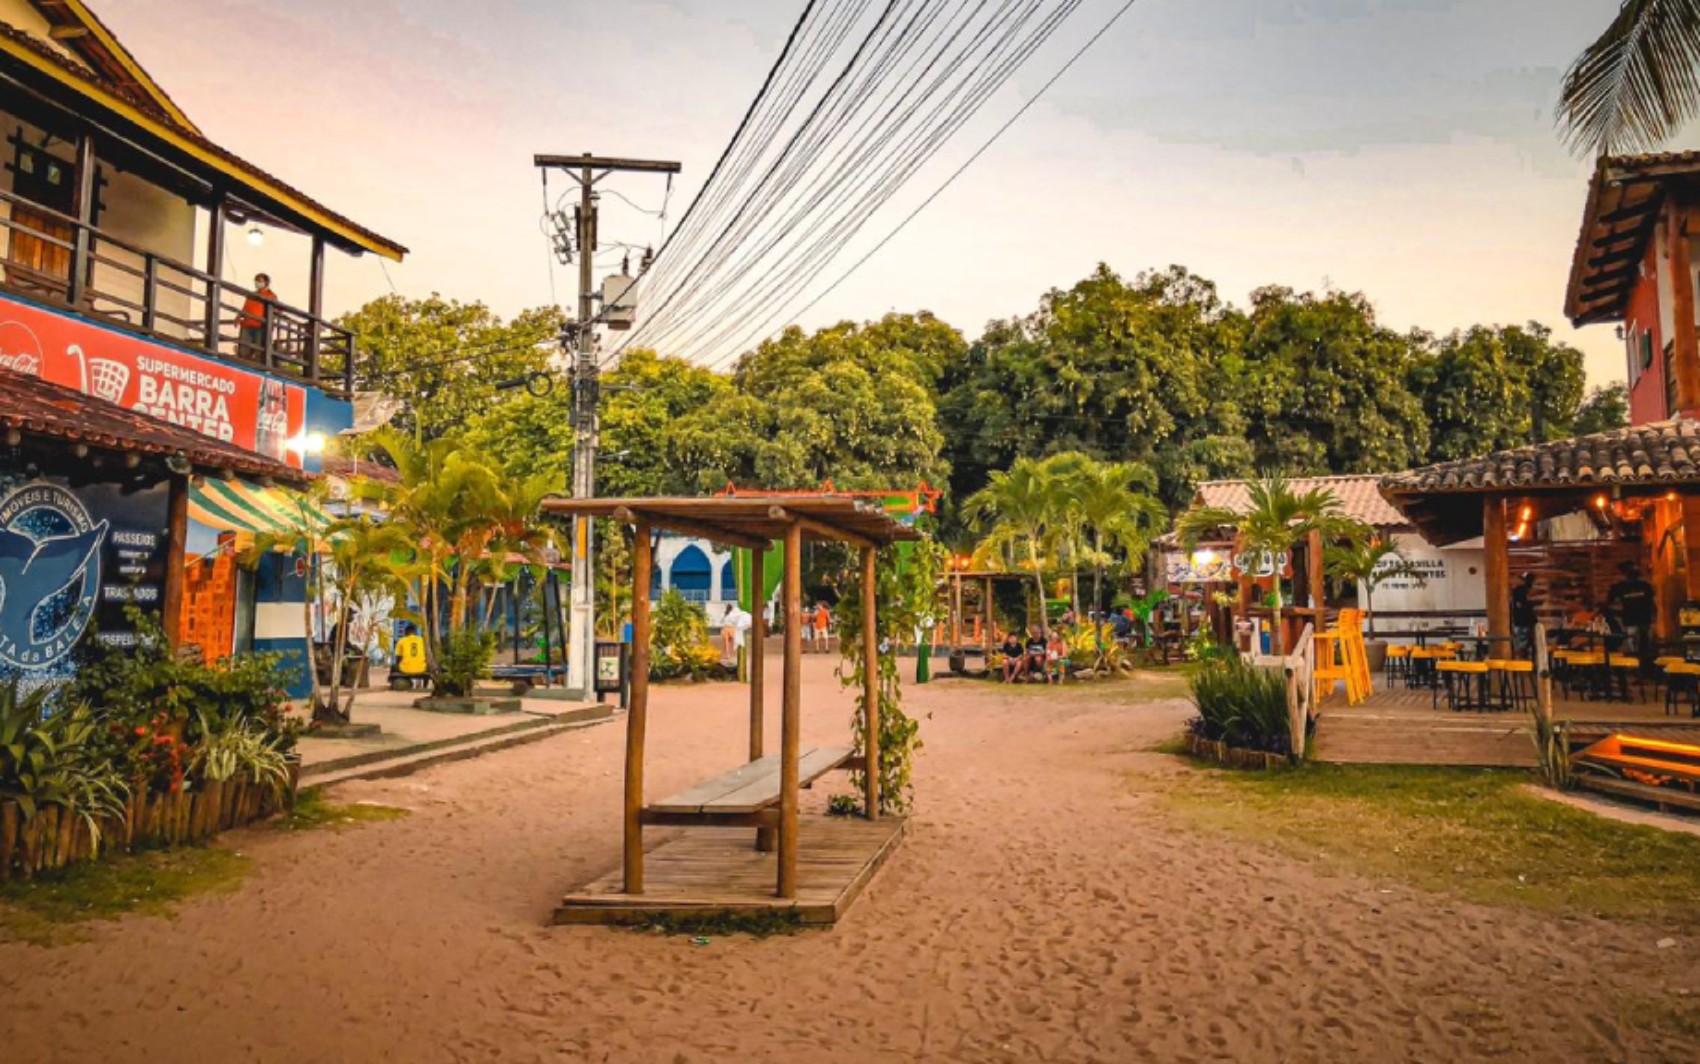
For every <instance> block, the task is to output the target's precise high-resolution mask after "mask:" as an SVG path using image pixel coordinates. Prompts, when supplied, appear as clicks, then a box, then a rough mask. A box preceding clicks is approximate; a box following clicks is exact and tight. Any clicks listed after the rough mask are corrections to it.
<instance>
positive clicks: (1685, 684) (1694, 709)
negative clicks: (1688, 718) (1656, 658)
mask: <svg viewBox="0 0 1700 1064" xmlns="http://www.w3.org/2000/svg"><path fill="white" fill-rule="evenodd" d="M1664 673H1665V715H1666V716H1669V717H1680V716H1681V715H1682V707H1683V706H1684V705H1686V706H1687V707H1688V712H1689V714H1690V715H1692V716H1696V717H1700V664H1695V663H1693V662H1690V661H1687V660H1685V659H1682V658H1678V659H1677V660H1675V661H1673V662H1671V663H1670V664H1669V665H1666V666H1665V667H1664Z"/></svg>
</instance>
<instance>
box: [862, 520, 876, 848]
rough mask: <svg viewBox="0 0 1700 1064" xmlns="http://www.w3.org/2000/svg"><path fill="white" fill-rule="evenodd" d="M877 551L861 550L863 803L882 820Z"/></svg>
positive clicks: (872, 549) (872, 816)
mask: <svg viewBox="0 0 1700 1064" xmlns="http://www.w3.org/2000/svg"><path fill="white" fill-rule="evenodd" d="M877 580H878V568H877V558H876V556H875V551H874V548H872V547H863V548H862V732H863V742H862V800H863V801H864V802H865V803H866V805H865V808H866V810H867V815H868V819H869V820H878V819H879V818H880V657H879V655H880V635H879V607H878V604H877V603H878V599H879V588H878V585H877Z"/></svg>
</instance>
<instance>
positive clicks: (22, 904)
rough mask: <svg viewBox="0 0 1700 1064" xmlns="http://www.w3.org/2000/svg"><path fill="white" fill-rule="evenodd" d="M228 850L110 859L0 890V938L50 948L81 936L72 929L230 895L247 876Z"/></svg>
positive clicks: (241, 859) (187, 849)
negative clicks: (197, 898) (191, 899)
mask: <svg viewBox="0 0 1700 1064" xmlns="http://www.w3.org/2000/svg"><path fill="white" fill-rule="evenodd" d="M248 867H249V861H248V858H246V857H244V856H243V855H242V854H239V853H237V852H235V851H233V850H225V849H220V848H217V847H184V848H182V849H175V850H153V851H147V852H143V853H136V854H115V855H113V856H111V857H107V858H103V859H101V860H99V861H93V862H90V863H88V864H80V865H74V866H72V867H70V868H67V869H63V870H59V871H55V872H49V873H43V874H42V875H40V876H38V877H37V878H36V880H35V882H33V883H7V884H5V885H4V886H0V938H4V939H7V940H9V941H21V942H33V943H35V944H37V945H42V946H51V945H55V944H57V943H61V942H69V941H76V940H77V939H79V938H80V937H82V936H81V935H80V934H79V933H78V932H77V928H76V925H78V924H81V923H84V922H86V921H90V920H116V919H117V918H118V917H120V916H123V915H125V914H127V913H142V914H144V915H148V916H166V915H169V914H170V913H171V911H172V909H173V907H174V906H175V905H176V904H177V903H178V902H180V901H182V900H183V899H185V898H189V897H192V896H194V895H197V894H207V893H229V892H231V891H233V890H235V889H236V888H237V887H238V886H239V885H241V882H242V878H243V877H244V876H245V875H247V874H248Z"/></svg>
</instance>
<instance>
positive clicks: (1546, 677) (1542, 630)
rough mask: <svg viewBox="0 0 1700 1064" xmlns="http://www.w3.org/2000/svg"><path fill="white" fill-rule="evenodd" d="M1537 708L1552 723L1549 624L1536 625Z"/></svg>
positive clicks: (1542, 716) (1544, 718) (1542, 717)
mask: <svg viewBox="0 0 1700 1064" xmlns="http://www.w3.org/2000/svg"><path fill="white" fill-rule="evenodd" d="M1535 708H1537V709H1539V710H1540V712H1541V719H1543V720H1545V721H1546V722H1547V723H1548V724H1551V723H1552V674H1551V673H1550V672H1549V671H1548V670H1547V626H1546V625H1544V624H1537V625H1535Z"/></svg>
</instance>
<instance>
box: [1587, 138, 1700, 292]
mask: <svg viewBox="0 0 1700 1064" xmlns="http://www.w3.org/2000/svg"><path fill="white" fill-rule="evenodd" d="M1697 179H1700V152H1695V151H1684V152H1656V153H1651V154H1646V155H1618V156H1611V157H1607V158H1602V159H1601V160H1600V161H1599V164H1598V165H1597V166H1595V167H1594V176H1593V178H1592V180H1591V181H1590V182H1589V184H1588V203H1587V206H1586V207H1584V208H1583V211H1582V230H1581V232H1580V233H1579V234H1578V235H1577V237H1576V251H1575V253H1574V255H1573V256H1572V258H1571V263H1570V283H1569V286H1568V288H1567V290H1566V292H1565V297H1564V314H1565V316H1566V317H1568V318H1569V319H1570V321H1571V324H1573V325H1587V324H1590V323H1593V322H1602V321H1621V320H1623V314H1624V306H1625V304H1626V303H1627V302H1628V300H1629V295H1630V293H1631V292H1632V291H1634V288H1635V282H1636V280H1637V279H1638V278H1639V276H1640V272H1641V271H1640V264H1641V260H1642V259H1643V258H1644V257H1645V255H1646V251H1647V241H1648V239H1649V238H1651V236H1652V234H1653V227H1654V225H1655V224H1656V223H1657V221H1658V218H1659V208H1660V207H1661V206H1663V205H1664V202H1665V195H1666V192H1667V191H1668V189H1669V188H1670V186H1672V185H1673V184H1688V183H1692V182H1694V181H1696V180H1697Z"/></svg>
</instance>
